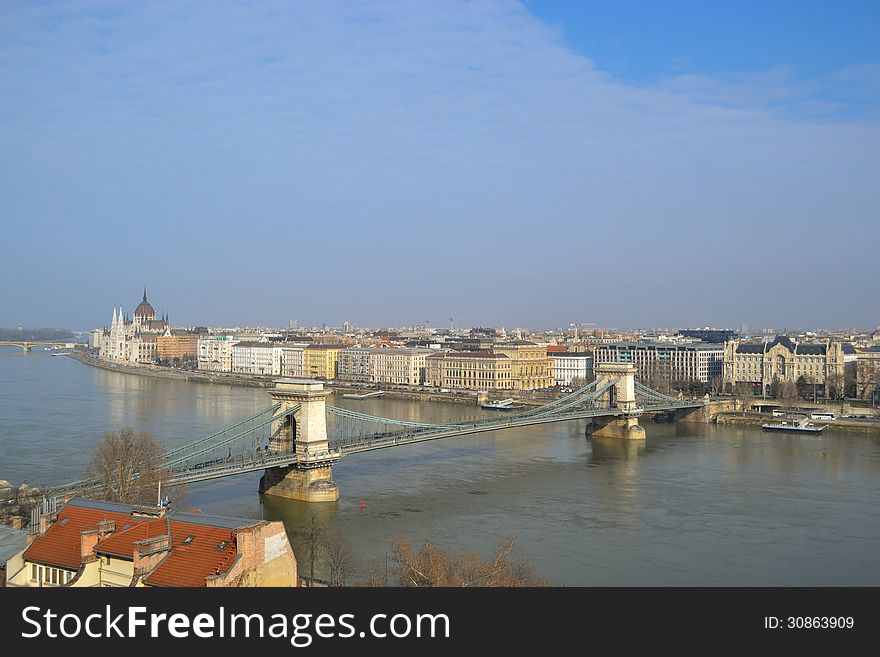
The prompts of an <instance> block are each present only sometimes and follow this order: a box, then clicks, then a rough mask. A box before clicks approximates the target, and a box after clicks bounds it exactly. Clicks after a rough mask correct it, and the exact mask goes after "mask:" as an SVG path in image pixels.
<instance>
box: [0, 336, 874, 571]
mask: <svg viewBox="0 0 880 657" xmlns="http://www.w3.org/2000/svg"><path fill="white" fill-rule="evenodd" d="M330 401H331V403H334V404H337V405H340V406H347V407H349V408H353V409H357V410H362V411H364V412H366V413H371V414H376V415H383V416H388V417H399V418H408V419H421V420H431V421H444V420H448V421H453V420H458V419H462V418H463V417H465V416H467V417H474V416H477V415H484V414H486V413H491V411H481V410H480V409H477V408H474V407H468V406H459V405H455V404H442V403H430V402H424V403H422V402H408V401H396V400H387V399H373V400H366V401H356V400H343V399H340V398H338V396H336V397H335V398H331V400H330ZM268 403H269V396H268V393H267V391H266V390H263V389H256V388H243V387H231V386H220V385H205V384H195V383H186V382H179V381H170V380H163V379H156V378H151V377H144V376H136V375H131V374H122V373H117V372H108V371H106V370H101V369H96V368H92V367H89V366H87V365H83V364H81V363H79V362H77V361H74V360H72V359H70V358H66V357H51V356H50V354H49V353H48V352H45V351H34V352H32V353H30V354H24V353H22V352H21V351H19V350H17V349H11V348H0V478H2V479H8V480H10V481H13V482H15V483H19V482H21V481H27V482H28V483H31V484H36V485H39V484H46V483H59V482H66V481H70V480H72V479H76V478H78V477H79V476H80V475H81V474H82V471H83V468H84V467H85V464H86V462H87V461H88V458H89V454H90V452H91V450H92V448H93V447H94V445H95V443H96V442H97V440H98V438H99V437H100V435H101V434H102V433H103V432H105V431H110V430H115V429H118V428H120V427H123V426H133V427H135V428H136V429H138V430H144V431H149V432H151V433H152V434H154V435H155V436H156V437H157V438H159V439H160V440H162V441H163V442H165V443H166V444H167V445H168V446H169V447H172V446H175V445H179V444H182V443H184V442H188V441H190V440H192V439H193V438H196V437H199V436H202V435H206V434H208V433H211V432H212V431H213V430H215V429H217V428H220V427H223V426H226V425H228V424H232V423H234V421H235V420H237V419H240V418H243V417H245V416H247V415H250V414H252V413H254V412H256V411H258V410H260V409H261V408H263V407H265V406H267V405H268ZM646 429H647V432H648V440H647V441H646V444H644V445H635V444H626V443H622V442H620V441H614V440H586V439H585V438H584V426H583V424H582V423H579V422H568V423H559V424H551V425H546V426H543V427H531V428H523V429H511V430H507V431H502V432H492V433H486V434H479V435H475V436H470V437H465V438H456V439H449V440H445V441H437V442H433V443H423V444H418V445H411V446H404V447H397V448H393V449H388V450H380V451H377V452H372V453H366V454H361V455H353V456H349V457H346V458H345V459H343V460H342V461H341V462H340V463H339V464H338V465H337V466H335V468H334V477H335V479H336V481H337V483H338V485H339V488H340V491H341V497H340V500H339V501H338V502H337V503H336V504H318V505H307V504H304V503H298V502H292V501H288V500H281V499H278V498H271V497H266V498H262V499H261V497H260V496H259V495H258V493H257V483H258V480H259V475H257V474H249V475H240V476H237V477H230V478H227V479H221V480H216V481H213V482H206V483H201V484H195V485H192V486H191V487H190V495H189V501H188V505H189V506H192V507H196V508H200V509H202V510H203V511H204V512H205V513H214V514H220V515H233V516H242V517H252V518H260V517H263V518H266V519H278V520H282V521H283V522H284V523H285V526H286V527H287V530H288V534H289V535H290V539H291V543H292V544H293V546H294V550H295V551H297V553H298V554H299V555H300V559H301V567H304V565H305V561H306V559H305V551H304V550H303V549H302V543H303V538H304V533H305V529H306V527H307V524H308V519H309V514H310V513H311V512H313V511H314V512H316V513H317V514H318V515H319V516H320V517H321V519H322V520H323V521H324V522H325V523H327V525H329V526H330V527H333V528H336V529H338V530H340V531H342V532H343V533H344V534H345V535H346V536H347V537H348V539H349V540H350V541H351V542H352V544H353V545H354V548H355V551H356V552H357V554H358V556H359V557H360V558H361V561H362V562H363V563H366V562H367V561H369V560H373V561H374V562H375V563H378V564H380V567H381V566H382V565H383V564H384V560H385V558H386V553H387V551H388V544H389V541H390V540H392V539H394V538H396V537H401V536H406V537H409V538H411V539H413V540H414V541H420V540H421V539H422V538H424V537H426V536H430V537H431V538H432V539H434V540H436V541H437V542H439V543H440V544H442V545H444V546H446V547H450V548H456V549H461V548H470V547H473V548H476V549H478V550H481V551H483V552H484V553H488V551H489V550H490V549H491V547H492V546H493V545H494V544H495V543H496V542H497V541H498V539H499V538H501V537H502V536H505V535H508V534H512V535H514V536H515V537H516V538H517V543H518V546H519V549H520V551H521V554H522V556H524V557H525V558H527V559H528V560H529V561H530V562H531V563H532V565H533V566H534V567H535V569H536V571H537V573H538V574H539V575H540V576H542V577H544V578H546V579H547V580H548V581H549V582H551V583H552V584H558V585H607V586H618V585H627V586H629V585H645V586H685V585H694V586H740V585H744V586H745V585H754V586H761V585H767V586H777V585H785V586H788V585H819V586H821V585H842V586H857V585H872V586H877V585H880V485H878V484H880V436H877V435H866V434H846V433H841V434H832V433H826V434H824V435H822V436H821V437H815V436H809V437H803V436H797V435H793V436H786V435H777V434H767V433H764V432H761V431H760V430H756V429H753V428H739V427H714V426H702V425H693V424H682V423H679V424H653V423H646ZM361 503H363V504H364V505H365V508H360V504H361Z"/></svg>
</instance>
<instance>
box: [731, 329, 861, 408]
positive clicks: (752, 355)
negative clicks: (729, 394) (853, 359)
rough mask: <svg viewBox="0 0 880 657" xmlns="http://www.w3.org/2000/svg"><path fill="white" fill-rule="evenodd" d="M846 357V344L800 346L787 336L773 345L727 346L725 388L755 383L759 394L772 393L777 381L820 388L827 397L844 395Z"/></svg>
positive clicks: (737, 342) (827, 342)
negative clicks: (844, 346)
mask: <svg viewBox="0 0 880 657" xmlns="http://www.w3.org/2000/svg"><path fill="white" fill-rule="evenodd" d="M844 371H845V354H844V348H843V344H842V343H840V342H830V341H826V342H824V343H796V342H793V341H792V340H791V339H790V338H788V337H786V336H777V337H776V338H775V339H774V340H773V341H772V342H762V343H748V342H742V341H740V340H731V341H729V342H725V343H724V388H725V390H727V391H732V390H734V389H735V388H736V384H737V383H743V382H744V383H751V384H753V385H754V386H755V389H756V394H759V395H760V394H766V395H769V394H770V387H771V386H772V385H773V383H774V381H780V382H782V381H792V382H794V383H798V382H802V383H805V384H808V385H812V384H816V385H820V386H822V387H823V389H824V394H825V396H826V397H830V396H837V395H840V394H842V392H843V385H844Z"/></svg>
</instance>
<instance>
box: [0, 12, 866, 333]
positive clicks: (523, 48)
mask: <svg viewBox="0 0 880 657" xmlns="http://www.w3.org/2000/svg"><path fill="white" fill-rule="evenodd" d="M768 6H769V7H768ZM878 6H880V5H877V3H846V2H843V3H833V4H832V3H809V2H799V3H784V2H774V3H758V2H755V3H747V2H745V3H727V2H717V3H708V2H700V3H697V2H693V3H684V2H671V3H651V2H645V3H626V2H621V3H589V2H578V3H575V2H570V3H565V2H536V1H530V2H526V3H519V2H512V1H503V2H502V1H498V2H486V3H484V2H470V3H457V2H430V1H425V2H418V3H411V2H399V3H394V2H352V3H342V2H339V3H336V2H321V3H318V2H292V3H273V2H265V3H264V2H238V3H223V2H210V3H209V2H179V1H178V2H153V3H119V2H92V1H79V2H76V1H74V2H43V3H24V2H22V3H17V2H6V3H2V4H0V152H2V154H3V156H2V158H0V199H2V206H0V221H2V223H3V230H2V233H0V234H2V235H3V238H2V239H3V242H2V249H0V276H2V280H3V281H4V284H3V285H2V286H0V326H15V325H17V324H18V323H24V324H26V325H31V326H44V325H45V326H59V325H61V326H67V327H70V328H76V329H79V328H89V327H91V326H95V325H101V324H106V323H107V322H108V321H109V316H110V313H111V311H112V307H113V305H114V304H123V305H124V306H125V308H126V310H127V311H128V312H129V313H130V312H131V311H132V310H133V308H134V305H135V304H136V303H137V301H138V300H139V297H140V294H141V289H142V288H143V286H144V285H145V284H146V285H147V286H148V287H149V289H150V296H151V300H152V301H153V302H154V304H155V305H156V307H157V309H158V310H159V311H160V312H164V311H168V312H169V314H170V316H171V319H172V322H174V323H175V324H176V325H192V324H213V325H216V324H226V325H243V324H278V325H281V324H286V323H287V320H288V319H293V318H296V319H298V320H299V321H300V323H301V324H309V325H313V324H321V323H323V322H327V323H328V324H339V323H341V322H342V321H343V320H350V321H353V322H355V323H356V324H359V325H404V324H414V323H422V322H424V321H429V322H431V323H432V324H434V325H440V326H442V325H446V324H447V323H448V320H447V319H446V318H448V317H449V316H450V315H452V316H454V317H456V324H457V325H504V326H507V327H513V326H526V327H553V326H567V325H568V323H569V322H574V321H589V322H595V323H597V324H599V325H602V326H608V327H612V326H613V327H636V326H668V327H673V328H675V327H679V326H684V325H707V324H711V325H729V326H738V325H739V324H741V323H748V324H749V325H750V326H752V327H762V326H773V327H776V328H782V327H804V328H812V327H826V326H854V327H870V326H874V325H876V324H877V323H878V322H880V304H878V296H880V295H878V280H880V256H878V246H877V245H878V238H880V227H878V226H880V221H878V217H877V207H878V200H880V198H878V197H880V191H878V190H880V166H878V164H880V162H878V158H880V155H878V153H880V114H878V109H880V53H878V47H877V45H876V41H877V40H876V38H874V39H872V38H871V37H872V35H876V34H877V33H878V32H880V29H878V28H880V18H878V16H880V10H878Z"/></svg>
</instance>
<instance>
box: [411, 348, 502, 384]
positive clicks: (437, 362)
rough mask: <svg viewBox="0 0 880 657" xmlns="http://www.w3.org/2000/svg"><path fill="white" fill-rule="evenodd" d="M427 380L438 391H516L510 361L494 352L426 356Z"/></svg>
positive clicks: (454, 352)
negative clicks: (447, 389) (455, 389)
mask: <svg viewBox="0 0 880 657" xmlns="http://www.w3.org/2000/svg"><path fill="white" fill-rule="evenodd" d="M425 377H426V379H427V382H428V383H429V384H430V385H432V386H436V387H439V388H466V389H468V390H513V389H514V387H513V385H514V382H513V368H512V363H511V360H510V359H509V358H508V357H507V356H506V355H504V354H497V353H494V352H491V351H460V352H459V351H448V352H444V353H440V354H432V355H429V356H426V357H425Z"/></svg>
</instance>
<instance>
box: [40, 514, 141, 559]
mask: <svg viewBox="0 0 880 657" xmlns="http://www.w3.org/2000/svg"><path fill="white" fill-rule="evenodd" d="M130 519H131V516H130V515H129V514H128V513H121V512H117V511H108V510H105V509H94V508H83V507H79V506H74V505H72V504H68V505H67V506H65V507H64V508H63V509H61V512H60V513H59V514H58V519H57V520H56V522H55V523H54V524H53V525H52V526H51V527H50V528H49V529H48V531H47V532H46V533H45V534H43V535H42V536H38V537H37V538H36V539H35V540H34V542H33V543H31V546H30V547H29V548H28V549H27V550H25V553H24V558H25V559H26V560H27V561H35V562H37V563H42V564H46V565H49V566H58V567H61V568H69V569H71V570H79V567H80V564H81V563H82V559H81V558H80V549H81V548H80V536H79V534H80V532H81V531H83V530H87V529H97V528H98V523H99V522H100V521H101V520H115V521H116V527H117V528H119V527H122V526H123V525H124V524H125V523H126V522H129V520H130ZM65 520H66V522H65Z"/></svg>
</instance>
